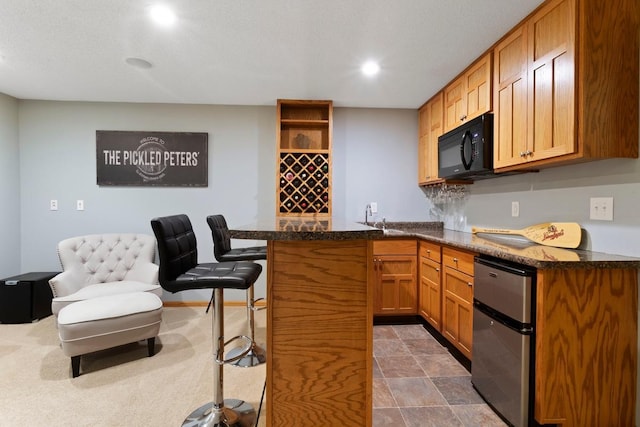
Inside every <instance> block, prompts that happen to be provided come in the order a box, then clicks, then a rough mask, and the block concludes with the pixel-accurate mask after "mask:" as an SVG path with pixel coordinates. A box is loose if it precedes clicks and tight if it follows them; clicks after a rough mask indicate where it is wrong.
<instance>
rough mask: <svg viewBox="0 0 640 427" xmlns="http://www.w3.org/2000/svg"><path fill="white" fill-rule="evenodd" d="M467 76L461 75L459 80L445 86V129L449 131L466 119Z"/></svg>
mask: <svg viewBox="0 0 640 427" xmlns="http://www.w3.org/2000/svg"><path fill="white" fill-rule="evenodd" d="M464 82H465V76H464V75H463V76H460V77H459V78H458V79H457V80H455V81H454V82H453V83H451V84H450V85H449V86H447V87H446V88H444V131H445V132H448V131H450V130H451V129H455V128H457V127H458V126H460V124H462V122H463V120H464V119H465V114H466V109H465V106H464V103H465V99H464V93H465V90H466V88H465V85H464Z"/></svg>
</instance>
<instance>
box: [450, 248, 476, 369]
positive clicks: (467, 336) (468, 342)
mask: <svg viewBox="0 0 640 427" xmlns="http://www.w3.org/2000/svg"><path fill="white" fill-rule="evenodd" d="M474 256H475V254H474V253H472V252H466V251H461V250H459V249H453V248H449V247H446V246H445V247H443V248H442V265H443V272H442V310H443V316H442V334H443V335H444V337H445V338H447V339H448V340H449V341H450V342H451V343H452V344H453V345H454V346H456V348H458V350H460V351H461V352H462V354H464V355H465V356H466V357H467V358H469V360H471V347H472V338H473V258H474Z"/></svg>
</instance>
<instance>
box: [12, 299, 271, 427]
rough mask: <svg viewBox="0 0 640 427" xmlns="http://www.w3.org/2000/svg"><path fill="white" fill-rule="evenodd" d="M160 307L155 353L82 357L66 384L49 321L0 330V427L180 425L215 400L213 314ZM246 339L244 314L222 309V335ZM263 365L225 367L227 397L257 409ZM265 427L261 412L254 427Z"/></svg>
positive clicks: (261, 336)
mask: <svg viewBox="0 0 640 427" xmlns="http://www.w3.org/2000/svg"><path fill="white" fill-rule="evenodd" d="M204 311H205V309H204V307H165V309H164V312H163V320H162V326H161V328H160V334H159V337H158V338H157V339H156V355H155V356H153V357H151V358H149V357H147V347H146V342H140V343H133V344H129V345H126V346H122V347H118V348H114V349H110V350H105V351H102V352H99V353H94V354H92V355H88V356H83V358H82V364H81V368H80V372H81V375H80V376H79V377H77V378H74V379H71V368H70V360H69V358H67V357H65V356H64V355H63V354H62V350H61V349H60V347H59V343H58V335H57V330H56V328H55V325H54V319H53V317H52V316H50V317H48V318H46V319H43V320H41V321H39V322H36V323H31V324H21V325H5V324H0V372H1V373H0V390H1V392H0V426H3V427H4V426H11V427H13V426H20V425H37V426H143V425H151V426H172V427H175V426H180V425H182V422H183V421H184V419H185V417H186V416H187V415H189V413H190V412H191V411H192V410H194V409H196V408H198V407H200V406H201V405H203V404H205V403H207V402H210V401H211V400H212V395H213V383H212V371H213V366H212V362H211V360H212V356H211V354H212V345H211V312H209V314H206V315H205V313H204ZM238 333H243V334H246V333H247V331H246V310H245V309H244V308H242V307H225V335H226V336H227V337H231V336H233V335H236V334H238ZM265 336H266V329H265V310H263V311H259V312H257V314H256V341H258V342H259V343H264V342H265ZM264 382H265V365H264V364H263V365H259V366H256V367H252V368H238V367H233V366H228V365H226V366H225V367H224V394H225V397H226V398H238V399H244V400H246V401H247V402H250V403H251V404H252V405H253V407H254V408H255V409H256V412H258V411H259V405H260V401H261V397H262V391H263V387H264ZM264 425H265V416H264V413H261V414H260V420H259V423H258V426H264Z"/></svg>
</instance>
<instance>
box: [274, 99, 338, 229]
mask: <svg viewBox="0 0 640 427" xmlns="http://www.w3.org/2000/svg"><path fill="white" fill-rule="evenodd" d="M332 116H333V112H332V102H331V101H300V100H278V130H277V141H278V154H277V156H278V165H277V168H278V169H277V182H278V184H277V186H276V214H277V215H278V216H288V215H291V216H319V217H323V216H326V217H328V216H331V133H332V132H331V131H332Z"/></svg>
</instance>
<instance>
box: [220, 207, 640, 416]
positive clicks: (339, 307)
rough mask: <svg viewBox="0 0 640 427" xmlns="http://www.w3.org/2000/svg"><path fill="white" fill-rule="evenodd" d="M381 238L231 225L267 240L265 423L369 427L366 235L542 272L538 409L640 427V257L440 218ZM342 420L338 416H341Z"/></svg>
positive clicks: (328, 228) (341, 228)
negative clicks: (498, 234) (440, 222)
mask: <svg viewBox="0 0 640 427" xmlns="http://www.w3.org/2000/svg"><path fill="white" fill-rule="evenodd" d="M387 225H388V227H390V229H388V230H386V231H385V232H383V231H382V230H377V229H374V228H372V227H368V226H365V225H361V224H357V223H346V222H344V221H340V220H336V219H335V218H333V219H312V218H308V219H302V218H295V217H287V218H274V219H269V220H265V221H259V222H258V223H256V224H252V225H248V226H243V227H239V228H232V229H231V230H230V234H231V237H232V238H235V239H253V240H267V242H268V255H267V304H268V315H267V394H266V408H267V414H266V416H267V425H268V426H270V427H278V426H284V425H300V426H307V425H308V426H317V425H335V424H336V423H338V424H341V425H343V424H349V425H362V426H371V425H372V419H371V417H372V400H371V399H372V397H371V394H372V325H373V292H374V289H373V285H372V284H371V283H368V279H367V271H368V269H369V268H371V267H372V266H371V262H370V261H369V260H371V259H372V252H371V246H372V245H371V242H370V241H371V240H376V239H413V240H414V241H416V242H417V243H418V244H419V243H421V242H429V243H431V244H437V245H439V246H440V247H442V248H447V247H449V248H453V249H462V250H466V251H469V252H473V253H477V254H483V255H489V256H493V257H497V258H501V259H504V260H508V261H512V262H517V263H522V264H526V265H529V266H532V267H535V268H536V269H537V287H536V300H537V311H536V341H535V348H536V357H535V379H534V382H533V383H534V384H533V387H534V388H535V403H534V413H535V419H536V420H537V421H538V422H539V423H541V424H557V425H563V426H601V425H633V420H634V418H635V414H634V402H635V401H636V381H637V380H636V378H637V367H636V364H637V312H638V269H639V268H640V259H638V258H632V257H625V256H619V255H612V254H604V253H597V252H591V251H587V250H569V249H559V248H552V247H546V246H540V245H534V244H531V243H529V242H526V241H523V240H521V239H511V238H509V239H504V238H494V237H492V236H488V235H482V236H476V235H472V234H470V233H464V232H458V231H451V230H444V229H442V227H441V226H440V227H434V226H433V223H418V224H417V225H416V224H412V223H396V224H394V223H388V224H387ZM337 420H339V421H337Z"/></svg>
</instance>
